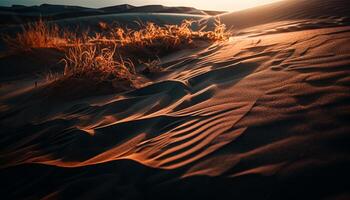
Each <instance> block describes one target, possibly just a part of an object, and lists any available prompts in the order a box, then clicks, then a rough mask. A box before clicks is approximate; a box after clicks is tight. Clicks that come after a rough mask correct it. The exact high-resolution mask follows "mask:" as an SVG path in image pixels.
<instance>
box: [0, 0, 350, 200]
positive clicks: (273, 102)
mask: <svg viewBox="0 0 350 200" xmlns="http://www.w3.org/2000/svg"><path fill="white" fill-rule="evenodd" d="M347 3H348V2H347V1H346V0H342V1H340V0H334V1H331V0H326V1H325V0H322V1H321V0H311V1H286V2H280V3H277V4H273V5H269V6H264V7H261V8H256V10H255V11H256V13H255V12H254V9H251V10H249V11H242V12H239V13H238V14H237V13H236V14H235V13H233V14H228V15H224V16H222V20H223V22H224V23H227V24H229V25H234V24H235V17H236V16H238V17H239V16H241V15H242V13H245V15H244V18H245V19H250V18H251V24H246V25H245V24H244V23H245V22H246V21H245V20H242V21H240V24H239V25H237V27H236V29H237V31H238V32H239V34H238V36H236V37H233V38H231V39H230V41H227V42H224V43H220V44H213V45H211V46H210V47H206V48H202V49H200V50H198V49H197V50H187V51H185V52H182V53H181V52H180V53H177V54H174V55H170V56H168V57H167V58H162V60H163V66H164V67H165V71H164V72H162V73H160V74H158V75H155V76H152V77H148V78H149V79H150V81H151V83H150V84H148V85H145V86H144V87H141V88H140V89H136V90H133V91H129V92H123V93H115V94H112V95H99V96H96V97H89V98H84V99H77V100H74V101H48V100H47V98H45V97H41V96H38V95H37V94H38V93H39V94H40V86H39V87H38V88H34V87H33V83H32V82H30V81H33V79H30V76H28V77H27V78H25V79H20V80H18V81H13V80H12V82H11V83H10V82H6V81H3V82H1V87H0V92H1V93H0V94H1V101H0V111H1V113H0V126H1V136H0V138H1V139H0V152H1V154H0V166H1V167H0V168H1V169H0V183H1V187H0V194H1V197H2V199H276V200H281V199H332V200H333V199H338V200H340V199H349V198H350V188H349V184H348V183H347V182H348V180H349V178H350V176H349V175H350V171H349V167H350V157H349V141H350V135H349V131H350V127H349V124H348V119H349V117H350V104H349V102H350V93H349V89H350V76H349V75H350V46H349V45H348V44H349V43H350V26H349V25H348V23H347V22H346V20H343V19H348V17H349V16H348V14H349V13H350V12H345V11H344V12H343V13H342V12H340V11H342V10H346V9H348V8H347V6H345V5H347ZM298 6H301V7H302V9H299V10H298V9H297V8H298ZM293 9H295V10H294V11H293ZM263 11H266V13H265V14H264V15H262V14H261V15H259V17H261V18H257V17H256V15H257V13H258V12H259V13H262V12H263ZM292 12H294V13H295V15H297V16H298V17H293V16H294V15H291V14H290V13H292ZM254 13H255V14H254ZM317 13H318V15H317ZM324 15H327V17H325V18H323V16H324ZM276 16H277V17H276ZM332 16H334V17H332ZM270 20H271V21H270ZM324 20H328V22H329V23H330V24H331V25H329V23H325V21H324ZM342 20H343V21H342ZM253 21H255V22H254V23H255V24H254V25H253V24H252V23H253ZM247 23H250V22H249V21H248V22H247ZM310 24H311V25H310ZM239 27H242V28H239ZM1 67H6V66H5V65H4V66H3V65H2V66H1ZM43 84H44V83H43ZM39 85H40V84H39ZM11 88H12V89H11Z"/></svg>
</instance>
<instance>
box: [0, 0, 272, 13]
mask: <svg viewBox="0 0 350 200" xmlns="http://www.w3.org/2000/svg"><path fill="white" fill-rule="evenodd" d="M276 1H279V0H80V1H77V0H46V1H45V0H0V6H11V5H13V4H20V5H40V4H43V3H49V4H60V5H79V6H86V7H91V8H99V7H105V6H111V5H118V4H131V5H137V6H139V5H150V4H161V5H166V6H191V7H195V8H198V9H203V10H221V11H237V10H243V9H246V8H250V7H255V6H258V5H263V4H268V3H272V2H276Z"/></svg>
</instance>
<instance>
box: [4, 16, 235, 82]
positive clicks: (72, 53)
mask: <svg viewBox="0 0 350 200" xmlns="http://www.w3.org/2000/svg"><path fill="white" fill-rule="evenodd" d="M193 23H195V22H194V21H190V20H184V21H183V22H182V23H181V24H179V25H165V26H159V25H156V24H154V23H151V22H148V23H146V24H142V23H140V28H139V29H138V30H131V29H127V28H121V27H111V26H109V25H108V24H106V23H104V22H100V23H99V24H98V27H100V29H101V30H103V32H102V33H95V34H91V33H88V32H87V33H84V34H81V35H82V36H80V37H77V36H76V34H73V33H72V32H69V31H64V30H61V29H60V28H59V27H58V26H57V25H49V24H47V23H45V22H44V21H43V20H39V21H37V22H35V23H32V24H28V25H26V26H24V27H23V31H22V32H21V33H18V34H16V36H15V37H10V36H5V37H3V39H4V41H5V42H6V44H7V46H8V47H9V48H10V49H11V50H13V51H23V50H31V49H35V48H56V49H58V50H60V51H63V52H64V53H65V56H64V58H62V61H61V62H62V63H64V65H65V67H64V72H63V73H62V74H61V76H60V77H58V76H57V75H55V76H47V77H48V78H50V77H54V79H55V80H54V81H52V82H62V80H63V81H69V80H70V79H75V80H77V79H81V80H87V81H91V82H93V83H99V82H105V81H110V82H114V83H115V81H118V80H119V81H124V82H125V81H126V82H128V84H130V85H131V86H132V85H133V79H134V78H135V77H136V76H137V70H136V69H135V65H134V63H135V62H138V63H139V64H143V65H144V66H145V71H144V72H146V73H154V72H159V71H161V65H160V60H159V58H158V56H162V55H164V54H167V53H171V52H173V51H175V50H178V49H183V48H188V47H191V46H193V45H194V43H195V41H197V40H202V41H208V42H214V41H221V40H226V39H227V38H228V32H227V31H226V27H225V25H224V24H222V23H221V22H220V20H216V21H215V28H214V30H211V31H204V30H205V29H206V26H205V27H202V28H200V29H199V30H193V29H192V28H191V27H192V25H193ZM157 58H158V59H157Z"/></svg>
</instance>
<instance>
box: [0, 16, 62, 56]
mask: <svg viewBox="0 0 350 200" xmlns="http://www.w3.org/2000/svg"><path fill="white" fill-rule="evenodd" d="M67 34H69V32H68V31H65V32H63V33H60V30H59V27H58V26H57V25H49V24H47V23H46V22H44V21H43V20H42V19H40V20H39V21H37V22H34V23H30V24H27V25H24V26H23V31H22V32H21V33H17V34H16V35H15V36H14V37H11V36H8V35H5V36H3V40H4V41H5V43H6V44H7V46H8V48H9V49H10V50H12V51H27V50H30V49H33V48H62V47H63V46H66V45H67V42H68V41H67V39H66V38H67Z"/></svg>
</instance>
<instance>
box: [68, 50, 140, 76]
mask: <svg viewBox="0 0 350 200" xmlns="http://www.w3.org/2000/svg"><path fill="white" fill-rule="evenodd" d="M115 52H116V45H114V47H113V48H103V47H101V46H99V45H89V44H81V43H77V44H75V45H74V46H73V47H71V48H69V49H68V50H67V52H66V55H65V58H64V59H63V60H62V61H63V62H64V63H65V68H64V73H63V76H65V77H74V78H84V79H91V80H94V81H103V80H108V79H110V80H112V79H126V80H129V79H130V78H131V77H132V76H133V75H135V73H136V71H135V66H134V64H133V63H132V62H131V61H130V60H124V59H123V58H122V57H120V56H118V55H116V53H115Z"/></svg>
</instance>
